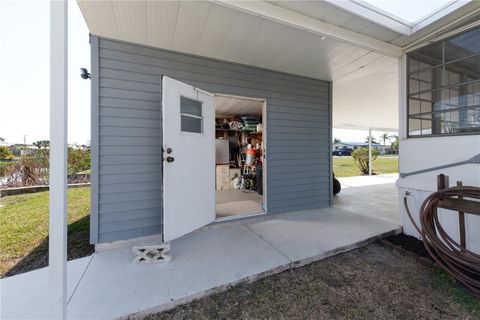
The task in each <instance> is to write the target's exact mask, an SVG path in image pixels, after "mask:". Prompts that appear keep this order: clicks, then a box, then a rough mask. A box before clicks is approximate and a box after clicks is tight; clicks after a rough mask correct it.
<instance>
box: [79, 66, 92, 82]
mask: <svg viewBox="0 0 480 320" xmlns="http://www.w3.org/2000/svg"><path fill="white" fill-rule="evenodd" d="M80 72H81V74H80V77H82V79H85V80H87V79H91V78H92V75H91V74H90V73H89V72H88V70H87V69H86V68H80Z"/></svg>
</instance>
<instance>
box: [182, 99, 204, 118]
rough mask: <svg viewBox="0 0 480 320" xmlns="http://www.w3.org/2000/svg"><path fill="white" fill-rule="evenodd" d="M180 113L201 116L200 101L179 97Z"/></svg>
mask: <svg viewBox="0 0 480 320" xmlns="http://www.w3.org/2000/svg"><path fill="white" fill-rule="evenodd" d="M180 113H181V114H190V115H192V116H197V117H201V116H202V103H201V102H200V101H197V100H193V99H189V98H185V97H180Z"/></svg>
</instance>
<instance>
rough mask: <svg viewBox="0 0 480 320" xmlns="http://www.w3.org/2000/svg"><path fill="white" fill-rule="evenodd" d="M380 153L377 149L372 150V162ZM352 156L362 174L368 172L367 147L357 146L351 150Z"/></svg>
mask: <svg viewBox="0 0 480 320" xmlns="http://www.w3.org/2000/svg"><path fill="white" fill-rule="evenodd" d="M379 154H380V153H379V152H378V150H377V149H373V150H372V163H373V161H375V160H376V159H377V157H378V155H379ZM352 158H353V160H354V161H355V164H356V165H357V167H358V169H360V171H361V172H362V173H364V174H368V164H369V161H368V148H364V147H362V148H357V149H355V150H353V151H352Z"/></svg>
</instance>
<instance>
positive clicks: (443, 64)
mask: <svg viewBox="0 0 480 320" xmlns="http://www.w3.org/2000/svg"><path fill="white" fill-rule="evenodd" d="M475 29H479V30H480V28H479V27H477V28H473V29H470V30H467V31H465V32H462V33H458V34H456V35H454V36H452V37H448V38H446V39H443V40H441V50H442V53H441V54H442V61H441V62H440V63H439V64H432V65H430V66H428V67H424V68H421V67H420V66H418V67H417V69H416V70H414V71H412V70H411V62H410V61H411V59H415V60H418V59H417V58H416V57H411V54H412V53H413V52H415V51H412V52H410V53H407V63H406V75H407V76H406V77H405V82H406V93H405V94H406V106H407V108H406V111H407V112H406V134H407V138H429V137H445V136H466V135H480V128H475V127H474V129H473V130H472V131H470V132H469V131H465V132H454V133H433V132H434V131H433V121H434V118H435V116H438V117H440V118H442V114H446V113H448V112H454V111H461V110H468V109H471V110H472V109H473V110H475V111H474V112H475V113H476V112H480V104H479V105H473V106H458V107H456V108H451V109H449V110H437V111H435V110H434V108H433V101H435V99H434V98H433V97H432V106H431V108H430V109H431V111H430V112H431V113H430V117H431V119H432V121H431V126H430V128H431V133H422V131H423V128H422V124H420V129H419V131H420V133H419V134H415V135H412V134H411V133H410V120H411V119H420V118H421V117H422V115H423V112H422V110H421V109H420V113H414V114H410V99H411V98H412V97H414V96H417V95H418V96H420V95H421V94H425V93H430V94H431V95H432V96H433V95H434V94H440V95H442V92H443V91H444V90H450V89H455V88H460V87H462V86H467V85H470V84H480V78H479V79H474V80H469V81H459V82H457V83H454V84H447V83H446V76H447V67H448V65H449V64H452V63H455V62H459V61H462V60H467V59H470V58H472V57H480V52H477V53H473V54H470V55H465V56H464V57H462V58H459V59H454V60H449V61H447V62H446V61H445V54H446V53H445V43H446V42H447V41H449V40H451V39H452V38H455V37H457V36H461V35H462V34H465V33H467V32H470V31H472V30H475ZM479 32H480V31H479ZM429 45H433V44H429ZM420 49H421V48H420ZM437 68H440V69H441V81H442V83H441V85H440V86H435V87H434V86H433V83H432V84H431V88H430V89H429V90H423V91H422V90H419V91H418V92H415V93H410V89H411V88H410V76H411V75H412V74H414V73H415V72H417V73H420V72H422V71H423V72H424V71H428V70H434V69H437ZM440 101H442V100H441V99H440ZM420 108H421V106H420ZM440 126H441V120H440ZM441 130H442V127H440V131H441Z"/></svg>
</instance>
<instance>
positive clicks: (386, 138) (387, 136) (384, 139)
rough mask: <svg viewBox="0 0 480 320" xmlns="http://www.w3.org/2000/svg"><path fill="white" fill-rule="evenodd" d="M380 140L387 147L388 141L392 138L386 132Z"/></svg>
mask: <svg viewBox="0 0 480 320" xmlns="http://www.w3.org/2000/svg"><path fill="white" fill-rule="evenodd" d="M380 140H383V145H386V141H387V140H390V136H389V135H388V133H386V132H385V133H383V134H382V135H381V136H380Z"/></svg>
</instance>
